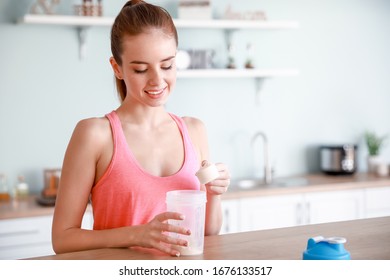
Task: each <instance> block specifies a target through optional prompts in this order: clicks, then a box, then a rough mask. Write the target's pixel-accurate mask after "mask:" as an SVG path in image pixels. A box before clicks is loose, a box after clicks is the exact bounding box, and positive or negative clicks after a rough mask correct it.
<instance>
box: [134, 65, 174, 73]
mask: <svg viewBox="0 0 390 280" xmlns="http://www.w3.org/2000/svg"><path fill="white" fill-rule="evenodd" d="M172 66H173V64H171V65H169V66H161V69H162V70H171V69H172ZM147 71H148V69H147V68H146V69H134V73H136V74H143V73H146V72H147Z"/></svg>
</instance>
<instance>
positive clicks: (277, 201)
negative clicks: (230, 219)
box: [240, 194, 303, 231]
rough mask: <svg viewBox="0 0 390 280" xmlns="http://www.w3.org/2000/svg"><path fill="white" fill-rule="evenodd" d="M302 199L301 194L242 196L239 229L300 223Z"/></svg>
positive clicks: (278, 226)
mask: <svg viewBox="0 0 390 280" xmlns="http://www.w3.org/2000/svg"><path fill="white" fill-rule="evenodd" d="M302 200H303V196H302V195H301V194H293V195H280V196H263V197H251V198H243V199H242V200H241V201H240V210H241V211H240V230H241V231H251V230H261V229H270V228H281V227H290V226H296V225H300V224H301V223H302V219H301V217H302V207H301V204H302Z"/></svg>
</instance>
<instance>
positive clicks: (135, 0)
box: [123, 0, 144, 8]
mask: <svg viewBox="0 0 390 280" xmlns="http://www.w3.org/2000/svg"><path fill="white" fill-rule="evenodd" d="M142 2H144V1H142V0H130V1H127V2H126V4H125V5H124V6H123V8H125V7H131V6H133V5H137V4H138V3H142Z"/></svg>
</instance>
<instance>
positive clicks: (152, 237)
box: [135, 212, 191, 256]
mask: <svg viewBox="0 0 390 280" xmlns="http://www.w3.org/2000/svg"><path fill="white" fill-rule="evenodd" d="M183 219H184V216H183V215H181V214H180V213H176V212H163V213H161V214H158V215H157V216H155V217H154V218H153V220H151V221H150V222H149V223H147V224H144V225H140V226H137V227H138V233H137V234H136V235H137V237H136V239H137V241H138V242H137V241H136V242H135V243H138V244H139V245H140V246H142V247H146V248H155V249H158V250H160V251H162V252H165V253H167V254H170V255H172V256H180V252H179V251H178V250H175V249H174V247H172V246H171V245H179V246H184V247H186V246H188V242H187V241H186V240H184V239H179V238H173V237H171V236H169V234H167V233H170V232H174V233H178V234H182V235H191V231H190V230H189V229H186V228H183V227H179V226H175V225H172V224H169V223H168V220H183Z"/></svg>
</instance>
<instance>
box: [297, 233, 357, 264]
mask: <svg viewBox="0 0 390 280" xmlns="http://www.w3.org/2000/svg"><path fill="white" fill-rule="evenodd" d="M346 242H347V240H346V239H345V238H344V237H328V238H325V237H323V236H316V237H312V238H310V239H309V240H308V242H307V249H306V250H305V251H304V252H303V259H304V260H350V259H351V255H350V253H349V252H348V251H347V250H345V248H344V243H346Z"/></svg>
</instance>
